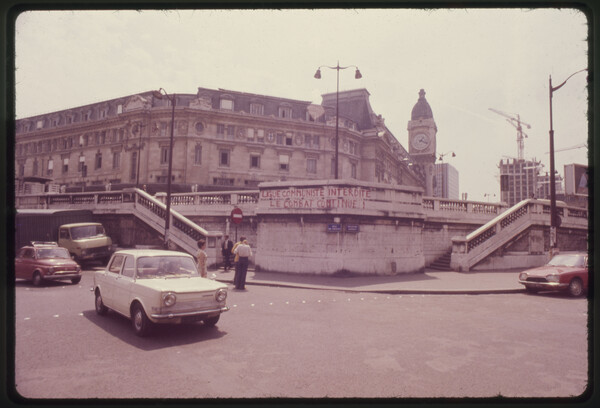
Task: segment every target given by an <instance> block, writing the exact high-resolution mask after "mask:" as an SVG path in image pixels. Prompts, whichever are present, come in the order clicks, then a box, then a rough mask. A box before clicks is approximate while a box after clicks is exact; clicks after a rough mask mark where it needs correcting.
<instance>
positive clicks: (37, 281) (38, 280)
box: [33, 272, 44, 286]
mask: <svg viewBox="0 0 600 408" xmlns="http://www.w3.org/2000/svg"><path fill="white" fill-rule="evenodd" d="M43 281H44V279H43V278H42V274H41V273H39V272H35V273H34V274H33V286H41V285H42V282H43Z"/></svg>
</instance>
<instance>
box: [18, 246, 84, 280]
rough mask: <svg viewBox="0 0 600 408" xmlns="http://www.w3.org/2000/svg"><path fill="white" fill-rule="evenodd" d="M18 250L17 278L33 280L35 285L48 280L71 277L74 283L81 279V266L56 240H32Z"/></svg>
mask: <svg viewBox="0 0 600 408" xmlns="http://www.w3.org/2000/svg"><path fill="white" fill-rule="evenodd" d="M31 244H32V245H31V246H25V247H23V248H21V249H19V251H18V252H17V256H16V257H15V278H17V279H27V280H29V281H32V282H33V284H34V285H35V286H39V285H41V284H42V283H43V282H44V281H46V280H59V279H70V280H71V282H72V283H73V284H77V283H79V281H80V280H81V273H82V272H81V267H80V266H79V264H78V263H77V262H75V261H74V260H73V259H71V256H70V255H69V251H67V249H66V248H62V247H59V246H58V244H57V243H56V242H32V243H31Z"/></svg>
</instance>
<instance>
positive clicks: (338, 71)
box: [315, 61, 362, 180]
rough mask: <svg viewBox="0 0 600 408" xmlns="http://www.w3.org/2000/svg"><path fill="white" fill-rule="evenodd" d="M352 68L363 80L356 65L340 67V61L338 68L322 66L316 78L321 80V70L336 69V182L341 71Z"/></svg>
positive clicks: (336, 172) (357, 77)
mask: <svg viewBox="0 0 600 408" xmlns="http://www.w3.org/2000/svg"><path fill="white" fill-rule="evenodd" d="M350 67H354V68H356V72H355V73H354V78H355V79H360V78H362V75H361V74H360V71H359V70H358V67H357V66H356V65H348V66H347V67H340V62H339V61H338V63H337V66H335V67H329V66H327V65H321V66H320V67H319V68H317V72H315V78H316V79H321V68H329V69H335V70H336V71H337V87H336V89H335V179H336V180H337V179H338V168H339V165H338V163H339V146H340V143H339V122H340V115H339V107H340V69H346V68H350Z"/></svg>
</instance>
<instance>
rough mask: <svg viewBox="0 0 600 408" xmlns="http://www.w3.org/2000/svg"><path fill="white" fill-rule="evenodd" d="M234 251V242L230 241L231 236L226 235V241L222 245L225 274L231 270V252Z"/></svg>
mask: <svg viewBox="0 0 600 408" xmlns="http://www.w3.org/2000/svg"><path fill="white" fill-rule="evenodd" d="M232 249H233V241H232V240H230V239H229V235H225V239H224V240H223V243H222V244H221V254H223V263H224V269H225V272H227V271H228V270H229V268H231V256H232V254H231V250H232Z"/></svg>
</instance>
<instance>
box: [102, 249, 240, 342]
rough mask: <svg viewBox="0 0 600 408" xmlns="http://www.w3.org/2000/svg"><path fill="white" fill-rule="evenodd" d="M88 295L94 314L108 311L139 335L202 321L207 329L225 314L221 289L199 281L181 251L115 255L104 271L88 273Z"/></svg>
mask: <svg viewBox="0 0 600 408" xmlns="http://www.w3.org/2000/svg"><path fill="white" fill-rule="evenodd" d="M91 290H92V291H93V292H94V295H95V304H96V313H98V314H99V315H105V314H106V313H107V312H108V309H111V310H114V311H116V312H118V313H120V314H122V315H123V316H125V317H127V318H130V319H131V322H132V325H133V329H134V331H135V333H136V334H137V335H139V336H145V335H147V334H148V332H149V330H150V329H151V327H152V326H153V325H154V323H172V324H173V323H175V324H177V323H191V322H197V321H203V322H204V324H205V325H207V326H211V327H212V326H214V325H216V324H217V322H218V321H219V317H220V316H221V313H223V312H226V311H228V310H229V308H228V307H227V306H226V304H225V300H226V299H227V285H226V284H224V283H220V282H217V281H214V280H211V279H207V278H203V277H201V276H200V274H199V273H198V269H197V268H196V262H195V260H194V258H193V257H192V256H191V255H189V254H186V253H183V252H176V251H164V250H150V249H135V250H120V251H117V252H115V253H114V254H113V256H112V257H111V259H110V261H109V262H108V265H107V266H106V268H105V269H104V270H100V271H96V272H94V286H93V287H92V288H91Z"/></svg>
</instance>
